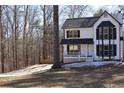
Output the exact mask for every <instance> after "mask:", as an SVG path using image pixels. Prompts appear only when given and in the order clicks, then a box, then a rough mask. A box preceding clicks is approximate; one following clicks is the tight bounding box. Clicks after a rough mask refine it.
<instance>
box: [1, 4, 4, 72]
mask: <svg viewBox="0 0 124 93" xmlns="http://www.w3.org/2000/svg"><path fill="white" fill-rule="evenodd" d="M0 63H1V72H2V73H4V45H3V30H2V6H0Z"/></svg>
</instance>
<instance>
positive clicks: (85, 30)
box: [65, 27, 93, 39]
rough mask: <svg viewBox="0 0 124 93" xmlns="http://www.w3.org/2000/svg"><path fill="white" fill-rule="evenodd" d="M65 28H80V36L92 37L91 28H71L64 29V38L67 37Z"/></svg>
mask: <svg viewBox="0 0 124 93" xmlns="http://www.w3.org/2000/svg"><path fill="white" fill-rule="evenodd" d="M67 30H80V38H93V28H92V27H91V28H73V29H65V39H67Z"/></svg>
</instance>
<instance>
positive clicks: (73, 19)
mask: <svg viewBox="0 0 124 93" xmlns="http://www.w3.org/2000/svg"><path fill="white" fill-rule="evenodd" d="M88 18H99V16H93V17H80V18H67V19H66V20H74V19H88Z"/></svg>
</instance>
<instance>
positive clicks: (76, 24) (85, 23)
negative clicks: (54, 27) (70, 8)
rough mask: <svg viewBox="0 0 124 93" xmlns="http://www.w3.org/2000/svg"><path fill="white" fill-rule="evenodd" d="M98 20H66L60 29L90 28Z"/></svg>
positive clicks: (96, 18) (86, 18)
mask: <svg viewBox="0 0 124 93" xmlns="http://www.w3.org/2000/svg"><path fill="white" fill-rule="evenodd" d="M98 19H99V17H84V18H71V19H66V21H65V23H64V24H63V26H62V29H68V28H82V27H83V28H86V27H92V26H93V24H94V23H95V22H96V21H97V20H98Z"/></svg>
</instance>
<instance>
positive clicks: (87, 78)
mask: <svg viewBox="0 0 124 93" xmlns="http://www.w3.org/2000/svg"><path fill="white" fill-rule="evenodd" d="M0 87H16V88H27V87H65V88H68V87H71V88H77V87H79V88H84V87H85V88H103V87H124V67H118V68H115V67H113V66H110V67H103V68H90V69H85V68H84V69H82V68H73V69H60V70H49V71H46V72H44V73H38V74H35V73H34V74H33V75H30V76H24V77H23V78H21V79H15V80H12V81H11V80H10V81H6V82H1V83H0Z"/></svg>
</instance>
